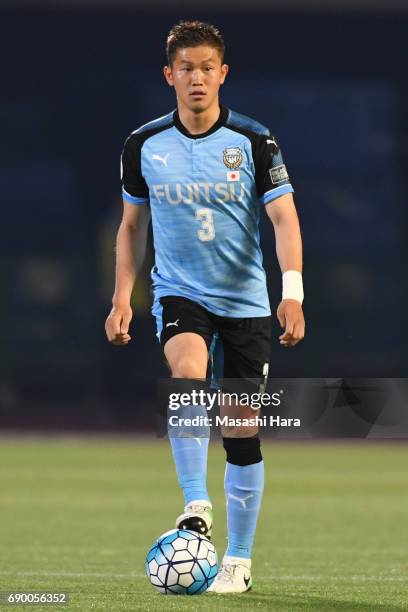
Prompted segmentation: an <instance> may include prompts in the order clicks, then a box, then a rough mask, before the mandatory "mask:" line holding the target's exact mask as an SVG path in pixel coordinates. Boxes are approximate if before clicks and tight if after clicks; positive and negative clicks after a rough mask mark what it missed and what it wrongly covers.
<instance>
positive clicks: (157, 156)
mask: <svg viewBox="0 0 408 612" xmlns="http://www.w3.org/2000/svg"><path fill="white" fill-rule="evenodd" d="M169 155H170V153H167V154H166V155H165V156H164V157H161V155H157V153H153V155H152V159H157V161H161V162H162V163H163V164H164V165H165V166H166V168H167V158H168V156H169Z"/></svg>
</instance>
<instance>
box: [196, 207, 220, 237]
mask: <svg viewBox="0 0 408 612" xmlns="http://www.w3.org/2000/svg"><path fill="white" fill-rule="evenodd" d="M195 216H196V219H197V220H198V221H201V228H200V229H199V230H197V235H198V237H199V239H200V240H201V241H202V242H208V241H209V240H214V238H215V227H214V221H213V214H212V210H211V208H198V209H197V210H196V214H195Z"/></svg>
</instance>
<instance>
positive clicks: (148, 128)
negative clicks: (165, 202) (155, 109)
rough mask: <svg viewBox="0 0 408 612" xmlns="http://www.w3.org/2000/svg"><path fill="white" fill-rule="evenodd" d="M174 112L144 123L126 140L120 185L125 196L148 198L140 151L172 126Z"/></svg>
mask: <svg viewBox="0 0 408 612" xmlns="http://www.w3.org/2000/svg"><path fill="white" fill-rule="evenodd" d="M173 114H174V111H172V112H171V113H169V114H168V115H165V116H164V117H159V118H158V119H154V120H153V121H149V123H145V124H144V125H142V126H141V127H140V128H138V129H137V130H135V131H134V132H132V133H131V134H130V136H129V137H128V138H127V139H126V142H125V146H124V148H123V152H122V183H123V188H124V190H125V191H126V193H127V194H129V195H130V196H132V197H134V198H142V199H146V200H147V199H148V198H149V189H148V187H147V184H146V181H145V180H144V178H143V176H142V169H141V150H142V146H143V143H144V142H145V141H146V140H147V139H148V138H150V137H151V136H154V135H155V134H158V133H159V132H162V131H163V130H167V129H168V128H170V127H172V125H173Z"/></svg>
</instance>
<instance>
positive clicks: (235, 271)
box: [122, 107, 293, 318]
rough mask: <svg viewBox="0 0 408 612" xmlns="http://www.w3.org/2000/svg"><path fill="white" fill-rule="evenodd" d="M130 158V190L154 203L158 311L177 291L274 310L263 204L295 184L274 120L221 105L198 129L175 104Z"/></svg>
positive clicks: (129, 194)
mask: <svg viewBox="0 0 408 612" xmlns="http://www.w3.org/2000/svg"><path fill="white" fill-rule="evenodd" d="M122 168H123V171H122V180H123V197H124V199H125V200H126V201H127V202H129V203H131V204H135V205H143V204H147V203H149V204H150V208H151V215H152V225H153V239H154V249H155V265H154V267H153V269H152V281H153V291H154V304H153V313H154V314H157V313H156V311H157V310H158V308H159V303H158V300H159V298H160V297H163V296H169V295H175V296H182V297H185V298H188V299H190V300H193V301H194V302H196V303H198V304H200V305H201V306H203V307H204V308H206V309H207V310H208V311H210V312H212V313H214V314H216V315H220V316H224V317H245V318H246V317H263V316H268V315H270V306H269V299H268V293H267V288H266V276H265V270H264V268H263V265H262V252H261V249H260V244H259V228H258V224H259V214H260V208H261V206H262V205H264V204H267V203H268V202H270V201H271V200H274V199H275V198H278V197H279V196H281V195H283V194H285V193H290V192H292V191H293V188H292V186H291V184H290V182H289V178H288V175H287V172H286V167H285V165H284V163H283V160H282V155H281V152H280V149H279V146H278V144H277V142H276V139H275V138H274V137H273V136H271V135H270V133H269V130H268V129H267V128H266V127H264V126H263V125H261V124H260V123H257V122H256V121H254V120H252V119H250V118H248V117H245V116H243V115H239V114H238V113H235V112H233V111H231V110H229V109H227V108H225V107H221V113H220V117H219V119H218V121H217V122H216V124H215V125H213V127H212V128H211V129H210V130H209V131H208V132H206V133H205V134H200V135H191V134H189V133H188V132H187V131H186V129H185V128H184V126H183V125H182V123H181V122H180V119H179V117H178V113H177V111H175V112H172V113H170V114H169V115H166V116H165V117H162V118H160V119H156V120H155V121H152V122H150V123H147V124H146V125H144V126H142V127H141V128H139V129H138V130H136V131H135V132H133V133H132V134H131V135H130V136H129V138H128V139H127V141H126V143H125V147H124V151H123V155H122Z"/></svg>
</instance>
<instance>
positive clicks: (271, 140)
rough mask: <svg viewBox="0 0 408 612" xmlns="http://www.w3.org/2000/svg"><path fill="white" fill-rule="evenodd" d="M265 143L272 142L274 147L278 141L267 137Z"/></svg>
mask: <svg viewBox="0 0 408 612" xmlns="http://www.w3.org/2000/svg"><path fill="white" fill-rule="evenodd" d="M266 144H274V145H275V147H277V146H278V143H277V142H276V140H275V139H274V138H267V139H266Z"/></svg>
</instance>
